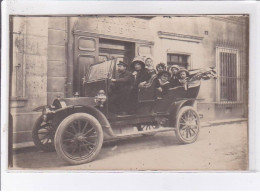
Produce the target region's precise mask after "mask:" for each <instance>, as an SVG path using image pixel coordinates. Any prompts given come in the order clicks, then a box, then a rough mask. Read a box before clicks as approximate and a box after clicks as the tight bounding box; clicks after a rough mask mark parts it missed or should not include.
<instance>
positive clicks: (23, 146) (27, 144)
mask: <svg viewBox="0 0 260 194" xmlns="http://www.w3.org/2000/svg"><path fill="white" fill-rule="evenodd" d="M245 121H247V118H236V119H224V120H215V121H202V122H201V127H210V126H217V125H224V124H231V123H236V122H245ZM34 146H35V145H34V143H33V142H24V143H17V144H14V145H13V149H14V150H19V149H31V148H33V147H34Z"/></svg>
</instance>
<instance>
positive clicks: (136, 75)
mask: <svg viewBox="0 0 260 194" xmlns="http://www.w3.org/2000/svg"><path fill="white" fill-rule="evenodd" d="M131 67H132V69H133V85H132V90H131V94H130V100H131V105H132V108H133V111H134V110H135V108H136V106H137V102H138V90H139V88H142V87H144V85H145V84H146V83H147V81H148V80H149V78H150V76H149V72H148V71H147V70H146V69H145V62H144V59H143V57H139V56H138V57H135V58H134V60H133V62H132V64H131Z"/></svg>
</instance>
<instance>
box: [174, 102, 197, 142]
mask: <svg viewBox="0 0 260 194" xmlns="http://www.w3.org/2000/svg"><path fill="white" fill-rule="evenodd" d="M176 121H177V123H176V130H175V133H176V137H177V139H178V141H179V142H180V143H183V144H188V143H193V142H195V141H196V140H197V138H198V135H199V128H200V121H199V115H198V113H197V111H196V110H195V109H194V108H193V107H190V106H185V107H182V108H181V109H180V111H179V113H178V115H177V120H176Z"/></svg>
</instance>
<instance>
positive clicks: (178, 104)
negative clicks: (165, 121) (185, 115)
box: [168, 99, 196, 126]
mask: <svg viewBox="0 0 260 194" xmlns="http://www.w3.org/2000/svg"><path fill="white" fill-rule="evenodd" d="M184 106H192V107H194V108H196V100H194V99H183V100H179V101H175V102H173V103H172V104H171V105H170V106H169V109H168V113H169V115H170V126H175V125H176V117H177V114H178V112H179V110H180V109H181V108H182V107H184Z"/></svg>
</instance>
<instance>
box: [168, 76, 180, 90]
mask: <svg viewBox="0 0 260 194" xmlns="http://www.w3.org/2000/svg"><path fill="white" fill-rule="evenodd" d="M178 86H182V84H181V83H180V81H179V79H178V78H177V76H174V77H171V79H170V87H171V88H175V87H178Z"/></svg>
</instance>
